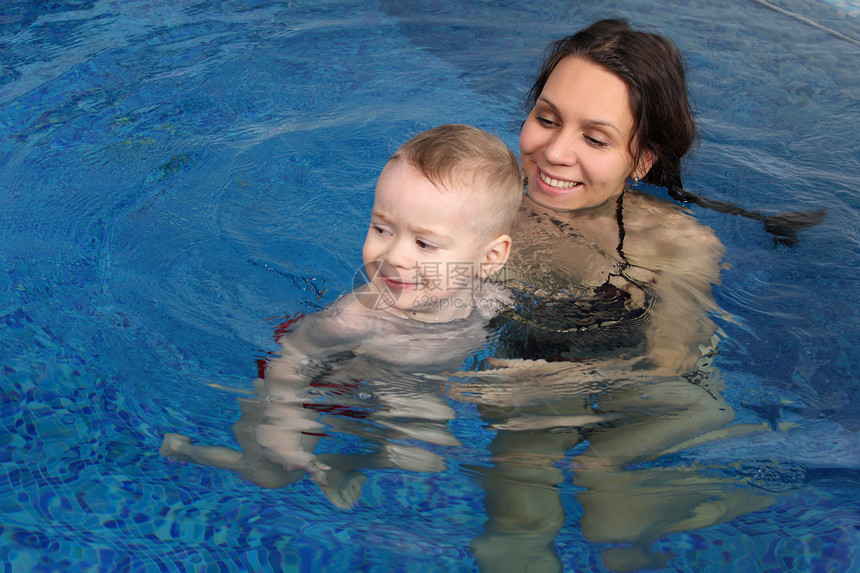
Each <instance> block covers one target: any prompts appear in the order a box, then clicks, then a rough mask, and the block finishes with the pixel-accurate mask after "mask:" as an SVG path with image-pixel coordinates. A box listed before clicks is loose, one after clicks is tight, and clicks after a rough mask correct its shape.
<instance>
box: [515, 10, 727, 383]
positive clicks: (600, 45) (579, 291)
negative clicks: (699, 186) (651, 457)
mask: <svg viewBox="0 0 860 573" xmlns="http://www.w3.org/2000/svg"><path fill="white" fill-rule="evenodd" d="M529 104H530V108H531V112H530V113H529V115H528V117H527V118H526V120H525V122H524V123H523V126H522V131H521V134H520V151H521V155H522V160H523V164H524V167H525V169H526V174H527V177H528V186H527V191H526V197H525V199H524V201H523V208H522V210H521V212H520V216H519V218H518V220H517V223H516V228H515V231H514V232H515V235H514V248H515V252H514V256H513V257H512V260H511V262H510V263H509V270H510V272H511V273H512V274H513V277H514V278H515V279H516V281H517V282H519V283H520V286H521V291H522V293H523V298H524V299H525V300H526V301H529V302H530V301H532V300H536V299H540V300H541V303H542V304H543V305H549V307H550V308H548V309H547V312H545V313H541V316H540V317H539V320H535V318H534V316H533V310H534V309H533V308H531V307H530V305H529V304H526V305H525V308H523V309H522V310H523V312H520V313H519V316H518V317H516V318H520V319H521V318H524V317H525V322H526V324H527V325H528V326H527V327H526V328H520V329H517V328H515V327H512V330H513V332H511V333H510V336H508V337H507V338H508V340H511V339H513V340H516V339H517V338H519V339H520V344H525V345H531V346H532V347H533V348H532V349H523V348H520V349H517V350H514V351H513V352H515V353H516V355H517V357H519V358H523V357H524V356H523V352H524V351H525V352H527V353H528V354H529V356H528V357H531V358H549V359H552V358H555V357H557V356H556V355H563V357H568V358H569V357H573V358H577V357H578V356H577V354H578V352H577V348H582V349H583V350H584V351H586V352H589V350H590V351H593V349H594V348H593V347H594V345H595V336H597V338H598V342H599V343H600V347H601V348H603V347H610V348H612V349H617V348H619V347H629V346H631V344H635V343H644V348H639V349H638V351H637V352H636V353H635V354H636V355H638V356H640V357H647V358H648V359H649V360H650V361H651V362H652V363H653V366H654V367H656V368H657V369H658V370H659V372H660V373H662V374H679V373H684V372H687V371H689V370H691V369H692V368H693V367H694V366H695V363H696V361H697V360H698V359H699V358H700V357H701V355H700V353H699V346H700V345H702V346H703V347H707V346H709V345H710V344H711V337H712V335H713V333H714V330H715V327H714V324H713V322H712V321H711V320H710V318H709V317H708V314H709V313H710V312H712V311H714V310H716V307H715V305H714V301H713V298H712V296H711V285H712V284H714V283H716V282H717V281H718V280H719V266H718V265H719V262H720V259H721V258H722V255H723V252H724V249H723V246H722V244H721V243H720V241H719V240H718V239H717V238H716V236H715V235H714V233H713V232H712V231H711V230H710V229H709V228H707V227H705V226H703V225H701V224H700V223H698V222H697V221H696V220H695V219H693V218H692V217H690V216H689V215H687V214H686V213H684V212H683V211H682V210H681V209H679V208H678V207H677V206H676V205H674V204H673V203H670V202H668V201H665V200H661V199H658V198H656V197H655V196H653V195H649V194H645V193H642V192H640V191H637V190H636V189H634V188H631V187H630V186H629V182H630V181H633V182H638V181H639V180H642V181H645V182H649V183H653V184H655V185H660V186H664V187H667V188H669V190H670V193H674V192H678V191H680V190H681V175H680V167H681V158H682V157H683V156H684V155H685V154H686V152H687V151H688V150H689V148H690V146H691V145H692V142H693V140H694V138H695V123H694V120H693V115H692V111H691V109H690V104H689V102H688V99H687V91H686V83H685V79H684V69H683V66H682V64H681V59H680V57H679V55H678V52H677V51H676V49H675V47H674V46H673V45H672V44H671V42H669V41H668V40H666V39H665V38H663V37H661V36H657V35H654V34H647V33H644V32H638V31H633V30H631V29H630V28H629V26H628V25H627V24H626V23H625V22H621V21H617V20H611V21H603V22H598V23H596V24H594V25H592V26H590V27H589V28H587V29H586V30H583V31H581V32H580V33H578V34H576V35H574V36H570V37H568V38H565V39H563V40H560V41H558V42H556V43H554V44H553V45H552V46H551V49H550V53H549V56H548V57H547V59H546V60H545V62H544V64H543V68H542V70H541V73H540V75H539V76H538V79H537V81H536V82H535V84H534V86H533V87H532V89H531V92H530V93H529ZM536 290H537V292H535V291H536ZM548 293H549V296H547V294H548ZM530 295H536V296H534V297H532V296H530ZM571 312H573V315H572V320H570V324H567V325H566V324H564V318H565V317H566V316H568V315H570V313H571ZM594 314H597V315H598V317H597V318H596V319H595V320H597V321H598V324H597V325H593V324H588V326H589V327H591V328H590V331H592V332H593V331H599V332H600V334H598V335H592V336H587V337H585V338H587V340H585V341H583V337H584V335H582V334H580V335H578V336H577V333H578V332H584V331H583V330H582V320H580V319H581V318H587V317H588V316H589V315H594ZM559 316H560V317H561V319H559V318H558V317H559ZM631 323H632V324H631ZM601 324H605V327H603V328H601ZM585 332H588V330H586V331H585ZM637 334H638V336H637ZM571 340H573V344H572V348H564V345H567V344H571ZM560 357H562V356H560Z"/></svg>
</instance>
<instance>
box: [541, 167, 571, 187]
mask: <svg viewBox="0 0 860 573" xmlns="http://www.w3.org/2000/svg"><path fill="white" fill-rule="evenodd" d="M538 174H539V175H540V180H541V181H543V182H544V183H546V184H547V185H549V186H550V187H555V188H556V189H570V188H572V187H576V186H577V185H579V183H576V182H574V181H559V180H558V179H553V178H552V177H549V176H547V175H546V174H545V173H544V172H543V171H539V172H538Z"/></svg>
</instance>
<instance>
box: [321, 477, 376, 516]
mask: <svg viewBox="0 0 860 573" xmlns="http://www.w3.org/2000/svg"><path fill="white" fill-rule="evenodd" d="M366 479H367V476H365V475H364V474H363V473H361V472H360V471H358V470H338V469H333V470H329V471H328V472H327V473H326V481H325V483H320V484H319V486H320V489H321V490H322V491H323V493H325V494H326V497H328V499H329V501H331V502H332V504H334V505H335V506H336V507H339V508H341V509H352V506H354V505H355V504H356V502H358V500H359V499H360V498H361V486H362V485H364V482H365V480H366Z"/></svg>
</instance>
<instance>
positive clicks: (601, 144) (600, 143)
mask: <svg viewBox="0 0 860 573" xmlns="http://www.w3.org/2000/svg"><path fill="white" fill-rule="evenodd" d="M585 141H587V142H588V144H589V145H591V146H593V147H606V146H607V145H609V144H608V143H606V142H605V141H601V140H599V139H597V138H594V137H591V136H589V135H586V136H585Z"/></svg>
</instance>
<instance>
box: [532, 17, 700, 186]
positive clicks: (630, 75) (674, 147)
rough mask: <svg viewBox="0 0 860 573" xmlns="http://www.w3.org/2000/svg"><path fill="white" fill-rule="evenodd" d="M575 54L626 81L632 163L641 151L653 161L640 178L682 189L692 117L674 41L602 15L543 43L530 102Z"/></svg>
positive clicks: (691, 137) (693, 129) (693, 126)
mask: <svg viewBox="0 0 860 573" xmlns="http://www.w3.org/2000/svg"><path fill="white" fill-rule="evenodd" d="M568 56H575V57H577V58H581V59H583V60H585V61H588V62H591V63H593V64H595V65H598V66H600V67H601V68H603V69H605V70H606V71H608V72H610V73H612V74H614V75H615V76H617V77H618V78H620V79H621V80H622V81H623V82H624V83H625V84H626V85H627V91H628V93H629V97H630V109H631V111H632V112H633V135H632V137H631V141H630V142H629V145H630V151H631V154H632V155H633V159H634V164H638V162H639V160H640V159H641V158H642V156H643V154H644V153H645V152H646V151H650V152H651V153H652V154H653V155H654V164H653V165H652V167H651V170H650V171H649V172H648V173H647V174H646V175H645V177H644V178H643V180H644V181H645V182H647V183H653V184H654V185H659V186H660V187H666V188H667V189H668V190H669V193H670V194H672V195H673V194H674V193H675V192H677V191H680V190H681V189H682V185H681V158H682V157H684V155H686V153H687V151H689V150H690V147H691V146H692V145H693V141H694V140H695V138H696V123H695V120H694V119H693V110H692V108H691V107H690V101H689V99H688V98H687V81H686V77H685V74H684V64H683V63H682V62H681V55H680V54H679V53H678V50H677V48H675V45H674V44H673V43H672V42H671V41H669V40H668V39H666V38H664V37H663V36H659V35H657V34H649V33H647V32H639V31H637V30H633V29H632V28H631V27H630V25H629V24H628V23H627V22H626V21H624V20H601V21H600V22H595V23H594V24H592V25H591V26H589V27H587V28H584V29H583V30H580V31H579V32H577V33H576V34H574V35H572V36H567V37H566V38H562V39H561V40H558V41H556V42H553V43H552V44H550V45H549V47H548V48H547V56H546V58H545V59H544V62H543V66H542V68H541V71H540V75H539V76H538V78H537V80H535V83H534V85H533V86H532V88H531V90H530V91H529V93H528V97H527V103H528V106H529V109H531V108H532V107H534V105H535V104H536V103H537V99H538V97H539V96H540V94H541V92H542V91H543V88H544V85H546V82H547V80H548V79H549V76H550V74H551V73H552V72H553V70H554V69H555V67H556V66H557V65H558V63H559V62H560V61H561V60H563V59H564V58H566V57H568Z"/></svg>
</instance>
